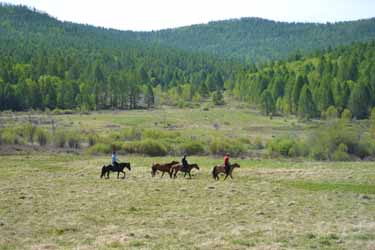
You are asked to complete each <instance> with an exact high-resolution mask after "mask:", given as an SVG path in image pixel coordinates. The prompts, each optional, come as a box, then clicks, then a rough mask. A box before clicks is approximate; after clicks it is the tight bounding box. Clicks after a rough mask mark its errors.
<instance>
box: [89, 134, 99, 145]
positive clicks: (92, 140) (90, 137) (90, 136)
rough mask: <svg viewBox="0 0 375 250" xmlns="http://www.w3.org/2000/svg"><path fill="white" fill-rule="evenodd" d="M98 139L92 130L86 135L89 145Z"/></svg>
mask: <svg viewBox="0 0 375 250" xmlns="http://www.w3.org/2000/svg"><path fill="white" fill-rule="evenodd" d="M98 140H99V136H98V135H96V134H94V132H90V134H89V136H88V143H89V146H90V147H91V146H94V145H95V144H96V143H97V142H98Z"/></svg>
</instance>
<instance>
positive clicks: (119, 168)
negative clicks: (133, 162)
mask: <svg viewBox="0 0 375 250" xmlns="http://www.w3.org/2000/svg"><path fill="white" fill-rule="evenodd" d="M124 168H127V169H129V171H130V170H131V167H130V163H129V162H123V163H118V164H117V166H116V165H108V166H103V167H102V174H101V175H100V178H103V177H104V176H105V175H106V174H107V177H106V178H107V179H109V172H111V171H112V172H117V179H118V178H119V175H120V172H121V173H123V174H124V176H123V177H122V178H123V179H125V175H126V174H125V172H124Z"/></svg>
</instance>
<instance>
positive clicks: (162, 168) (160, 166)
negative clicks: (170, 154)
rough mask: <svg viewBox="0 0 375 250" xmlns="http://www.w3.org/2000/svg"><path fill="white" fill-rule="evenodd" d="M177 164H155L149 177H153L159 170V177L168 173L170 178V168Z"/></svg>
mask: <svg viewBox="0 0 375 250" xmlns="http://www.w3.org/2000/svg"><path fill="white" fill-rule="evenodd" d="M177 163H178V161H172V162H170V163H165V164H159V163H156V164H154V165H152V166H151V176H152V177H154V176H155V175H156V172H157V171H158V170H159V171H161V172H162V175H161V177H163V176H164V174H165V172H168V174H169V177H171V178H172V171H171V167H172V166H173V165H175V164H177ZM161 177H160V178H161Z"/></svg>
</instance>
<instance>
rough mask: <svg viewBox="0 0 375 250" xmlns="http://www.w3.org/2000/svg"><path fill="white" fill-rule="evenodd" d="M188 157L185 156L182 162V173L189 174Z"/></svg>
mask: <svg viewBox="0 0 375 250" xmlns="http://www.w3.org/2000/svg"><path fill="white" fill-rule="evenodd" d="M186 157H187V155H184V157H183V158H182V160H181V163H182V172H187V170H188V165H189V164H188V161H187V160H186Z"/></svg>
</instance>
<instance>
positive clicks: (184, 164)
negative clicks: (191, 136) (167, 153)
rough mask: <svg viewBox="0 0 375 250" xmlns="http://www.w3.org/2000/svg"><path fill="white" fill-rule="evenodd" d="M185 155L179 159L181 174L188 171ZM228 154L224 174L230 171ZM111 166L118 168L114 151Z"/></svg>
mask: <svg viewBox="0 0 375 250" xmlns="http://www.w3.org/2000/svg"><path fill="white" fill-rule="evenodd" d="M186 157H187V155H186V154H185V155H184V156H183V157H182V159H181V164H182V172H187V171H188V166H189V163H188V161H187V159H186ZM229 157H230V155H229V153H226V154H225V155H224V168H225V174H228V173H229V171H230V166H231V165H230V163H229ZM112 165H113V166H115V167H117V166H118V159H117V154H116V150H115V149H113V150H112Z"/></svg>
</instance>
